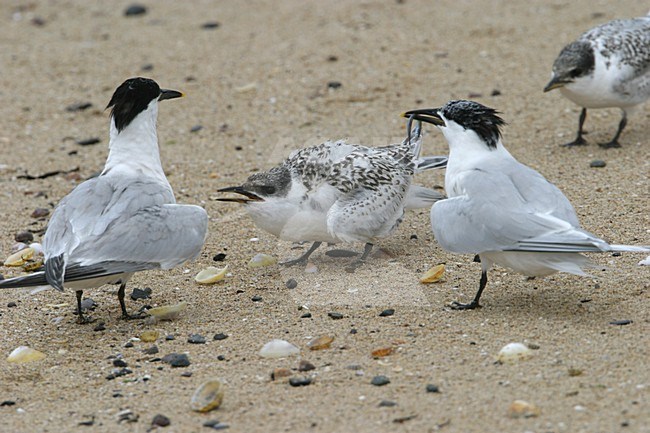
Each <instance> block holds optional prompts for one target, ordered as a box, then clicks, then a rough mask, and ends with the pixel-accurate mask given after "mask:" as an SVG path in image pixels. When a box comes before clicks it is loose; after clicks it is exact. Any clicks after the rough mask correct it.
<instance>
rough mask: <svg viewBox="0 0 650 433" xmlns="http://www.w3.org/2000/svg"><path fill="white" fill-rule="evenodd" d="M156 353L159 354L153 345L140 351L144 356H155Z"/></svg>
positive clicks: (156, 347)
mask: <svg viewBox="0 0 650 433" xmlns="http://www.w3.org/2000/svg"><path fill="white" fill-rule="evenodd" d="M158 352H159V350H158V346H156V345H155V344H154V345H153V346H151V347H150V348H148V349H144V350H143V351H142V353H144V354H145V355H155V354H156V353H158Z"/></svg>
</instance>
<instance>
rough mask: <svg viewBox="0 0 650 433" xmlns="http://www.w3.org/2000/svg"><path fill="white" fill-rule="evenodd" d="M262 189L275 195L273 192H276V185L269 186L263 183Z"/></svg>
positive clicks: (267, 193)
mask: <svg viewBox="0 0 650 433" xmlns="http://www.w3.org/2000/svg"><path fill="white" fill-rule="evenodd" d="M260 191H262V192H263V193H264V194H266V195H273V194H275V187H274V186H268V185H262V186H260Z"/></svg>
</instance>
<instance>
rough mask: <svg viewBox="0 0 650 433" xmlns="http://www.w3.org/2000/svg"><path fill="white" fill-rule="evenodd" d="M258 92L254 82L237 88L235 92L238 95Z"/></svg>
mask: <svg viewBox="0 0 650 433" xmlns="http://www.w3.org/2000/svg"><path fill="white" fill-rule="evenodd" d="M255 90H257V83H256V82H252V83H248V84H244V85H243V86H239V87H235V92H237V93H248V92H252V91H255Z"/></svg>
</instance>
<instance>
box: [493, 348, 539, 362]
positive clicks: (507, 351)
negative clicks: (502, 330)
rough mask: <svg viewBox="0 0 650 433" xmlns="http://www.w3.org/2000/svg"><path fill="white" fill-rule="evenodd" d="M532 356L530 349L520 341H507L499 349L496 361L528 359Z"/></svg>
mask: <svg viewBox="0 0 650 433" xmlns="http://www.w3.org/2000/svg"><path fill="white" fill-rule="evenodd" d="M531 356H532V351H531V350H530V349H529V348H528V346H526V345H525V344H522V343H508V344H506V345H505V346H503V347H502V348H501V350H499V354H498V355H497V361H499V362H516V361H521V360H523V359H528V358H530V357H531Z"/></svg>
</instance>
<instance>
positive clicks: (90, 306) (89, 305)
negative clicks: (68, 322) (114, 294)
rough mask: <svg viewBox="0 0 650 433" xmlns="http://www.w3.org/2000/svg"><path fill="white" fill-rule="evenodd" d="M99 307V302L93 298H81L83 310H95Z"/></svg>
mask: <svg viewBox="0 0 650 433" xmlns="http://www.w3.org/2000/svg"><path fill="white" fill-rule="evenodd" d="M95 308H97V302H95V301H94V300H93V298H84V299H82V300H81V311H82V312H86V311H94V310H95Z"/></svg>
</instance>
